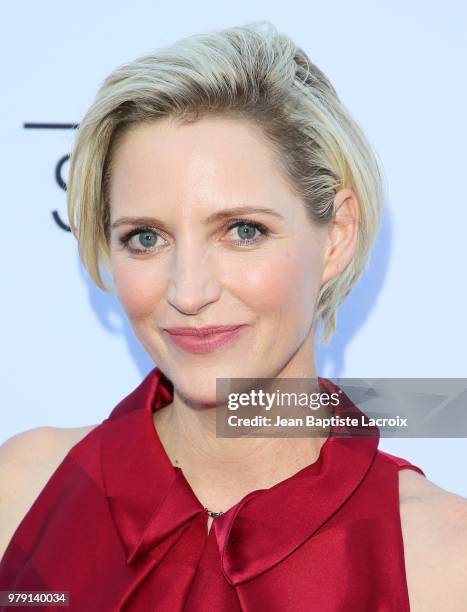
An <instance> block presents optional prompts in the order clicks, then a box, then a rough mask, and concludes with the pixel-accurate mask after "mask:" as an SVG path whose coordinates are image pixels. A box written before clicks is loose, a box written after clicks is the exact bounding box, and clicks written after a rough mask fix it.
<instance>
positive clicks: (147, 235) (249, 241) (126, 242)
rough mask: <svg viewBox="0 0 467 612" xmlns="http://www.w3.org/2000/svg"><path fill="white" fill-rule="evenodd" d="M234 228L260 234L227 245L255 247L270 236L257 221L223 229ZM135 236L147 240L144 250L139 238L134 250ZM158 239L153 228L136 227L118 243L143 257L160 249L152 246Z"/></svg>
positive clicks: (233, 223) (234, 223)
mask: <svg viewBox="0 0 467 612" xmlns="http://www.w3.org/2000/svg"><path fill="white" fill-rule="evenodd" d="M236 227H240V228H241V230H242V231H243V232H244V230H245V229H247V228H250V229H251V228H253V230H255V231H256V232H259V233H260V237H256V236H255V237H253V238H250V237H246V238H242V239H238V240H230V241H228V242H229V244H234V245H237V246H240V247H245V246H251V245H256V244H257V243H258V242H260V241H261V240H262V239H263V238H265V237H266V236H269V234H270V232H269V230H268V228H267V227H266V226H265V225H263V224H262V223H259V222H258V221H250V220H248V219H235V220H232V221H230V222H229V224H228V225H227V227H226V228H225V229H226V231H231V230H232V229H234V228H236ZM136 236H139V237H143V236H144V238H143V239H147V240H148V242H149V244H148V245H147V248H144V244H143V243H142V242H141V238H140V240H139V242H138V244H139V245H140V246H141V247H142V248H136V247H135V246H134V245H132V244H131V241H132V240H133V238H134V237H136ZM160 237H162V235H161V233H159V232H158V231H156V230H155V229H154V228H153V227H149V226H146V227H136V228H134V229H132V230H131V231H129V232H128V233H127V234H125V235H123V236H121V237H120V238H119V243H120V244H121V245H122V247H123V248H124V249H125V250H127V251H128V252H129V253H132V254H134V255H144V254H147V253H152V252H154V251H157V250H158V249H160V248H161V247H162V245H158V244H154V243H155V242H157V239H158V238H160Z"/></svg>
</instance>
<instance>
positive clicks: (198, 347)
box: [164, 325, 248, 353]
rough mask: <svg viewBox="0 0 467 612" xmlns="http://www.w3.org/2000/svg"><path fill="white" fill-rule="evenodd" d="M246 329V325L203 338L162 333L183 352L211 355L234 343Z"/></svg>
mask: <svg viewBox="0 0 467 612" xmlns="http://www.w3.org/2000/svg"><path fill="white" fill-rule="evenodd" d="M247 327H248V326H247V325H240V327H237V328H235V329H231V330H229V331H225V332H217V333H214V334H206V335H205V336H194V335H193V336H178V335H176V334H171V333H170V332H168V331H166V330H164V333H165V334H166V335H167V336H168V337H169V338H170V340H171V341H172V342H173V343H174V344H175V346H178V347H179V348H181V349H183V350H184V351H188V352H189V353H211V352H212V351H216V350H218V349H220V348H223V347H225V346H227V345H230V344H232V343H233V342H235V340H237V339H238V338H239V336H240V335H241V334H242V333H243V332H244V331H245V330H246V329H247Z"/></svg>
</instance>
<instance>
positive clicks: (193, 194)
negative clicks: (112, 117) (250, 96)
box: [110, 116, 292, 215]
mask: <svg viewBox="0 0 467 612" xmlns="http://www.w3.org/2000/svg"><path fill="white" fill-rule="evenodd" d="M291 196H292V193H291V188H290V184H289V183H288V181H287V180H286V179H285V177H284V175H283V174H282V171H281V168H280V163H279V161H278V157H277V156H276V153H275V152H274V151H273V149H272V147H271V146H270V145H269V143H268V142H267V140H266V139H265V137H264V136H263V134H262V132H261V130H260V128H259V127H258V126H256V125H254V124H252V123H251V122H247V121H245V120H241V119H237V118H230V117H221V116H213V117H204V118H202V119H199V120H198V121H195V122H193V123H189V124H181V123H179V122H176V121H175V120H172V119H162V120H158V121H154V122H151V123H145V124H138V125H136V126H133V127H132V128H130V129H129V130H128V131H127V132H126V133H125V134H123V136H122V137H121V139H120V141H119V142H118V144H117V146H116V150H115V152H114V156H113V161H112V168H111V182H110V203H111V210H112V212H113V214H114V215H115V214H118V213H119V212H122V211H123V209H125V210H126V209H127V208H128V207H131V208H132V209H134V208H135V207H138V208H143V209H148V208H154V207H157V208H160V207H164V208H165V207H169V208H170V209H172V210H173V209H176V210H181V209H182V208H185V209H186V208H187V207H191V208H193V207H195V206H196V207H203V208H204V207H207V208H212V207H215V208H219V207H221V208H222V207H227V206H238V205H239V204H245V205H251V206H254V205H260V206H266V205H269V206H271V205H272V206H279V208H282V207H283V206H284V205H285V199H289V198H290V197H291ZM135 212H141V213H142V214H143V212H144V211H142V210H139V211H135Z"/></svg>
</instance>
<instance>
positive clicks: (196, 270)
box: [167, 239, 220, 314]
mask: <svg viewBox="0 0 467 612" xmlns="http://www.w3.org/2000/svg"><path fill="white" fill-rule="evenodd" d="M172 257H173V259H172V262H171V266H170V272H169V282H168V285H167V301H168V302H169V304H171V305H172V306H173V307H174V308H176V309H177V310H178V311H179V312H181V313H183V314H197V313H198V312H199V311H200V310H202V309H203V308H204V307H205V306H207V305H208V304H211V303H212V302H215V301H216V300H218V299H219V296H220V283H219V281H218V278H217V274H216V263H215V261H214V260H213V253H211V252H208V250H207V248H206V246H205V245H204V246H203V245H202V244H200V245H197V244H195V243H194V241H193V240H192V239H190V241H189V242H184V243H183V244H182V243H178V244H177V245H176V246H175V248H174V250H173V251H172Z"/></svg>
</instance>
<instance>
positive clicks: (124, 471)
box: [0, 367, 425, 612]
mask: <svg viewBox="0 0 467 612" xmlns="http://www.w3.org/2000/svg"><path fill="white" fill-rule="evenodd" d="M319 384H320V387H321V388H323V387H324V389H325V390H326V391H328V392H333V391H335V390H336V389H339V388H338V387H337V386H336V385H335V384H334V383H333V382H332V381H330V380H328V379H325V378H319ZM172 392H173V387H172V384H171V383H170V381H169V380H168V379H167V378H166V377H165V376H164V375H163V374H162V372H161V371H160V370H159V369H158V368H157V367H156V368H154V369H153V370H152V371H151V372H150V373H149V374H148V375H147V376H146V378H145V379H144V380H143V381H142V382H141V383H140V385H139V386H138V387H137V388H136V389H135V390H134V391H133V392H131V393H130V394H129V395H128V396H127V397H126V398H125V399H123V400H122V401H121V402H120V403H119V404H118V405H117V406H116V407H115V408H114V409H113V410H112V412H111V413H110V415H109V417H108V418H106V419H105V420H104V421H103V422H102V423H101V424H99V425H98V426H97V427H96V428H94V429H93V430H92V431H91V432H90V433H89V434H88V435H87V436H86V437H85V438H83V439H82V440H81V441H80V442H79V443H78V444H76V445H75V446H74V447H73V448H72V449H71V450H70V451H69V453H68V454H67V456H66V457H65V459H64V460H63V461H62V463H61V464H60V465H59V467H58V468H57V469H56V471H55V472H54V473H53V475H52V476H51V477H50V479H49V480H48V482H47V484H46V485H45V487H44V488H43V490H42V491H41V493H40V495H39V496H38V498H37V499H36V501H35V502H34V504H33V505H32V507H31V508H30V510H29V511H28V513H27V514H26V516H25V517H24V519H23V520H22V522H21V523H20V525H19V526H18V528H17V530H16V532H15V533H14V535H13V537H12V539H11V541H10V543H9V545H8V548H7V550H6V551H5V554H4V556H3V558H2V561H1V563H0V590H15V591H18V590H23V591H24V590H35V591H47V590H48V591H51V590H54V591H68V592H69V602H70V605H69V610H71V611H72V612H74V611H77V612H88V611H91V610H92V611H94V610H96V611H99V612H113V611H124V612H148V611H152V610H155V611H157V612H177V611H182V610H183V611H184V612H192V611H195V612H205V611H206V610H209V611H211V612H238V611H247V612H258V610H268V612H285V611H289V610H290V611H291V612H310V611H317V612H338V611H339V612H340V611H342V612H349V611H359V612H360V611H363V610H366V611H368V612H406V611H407V612H408V611H409V599H408V592H407V582H406V575H405V566H404V549H403V540H402V531H401V523H400V514H399V493H398V471H399V470H400V469H404V468H409V469H413V470H416V471H417V472H419V473H420V474H422V475H424V476H425V474H424V472H423V471H422V470H421V469H420V468H418V467H417V466H415V465H412V464H411V463H409V462H408V461H405V460H404V459H401V458H398V457H395V456H393V455H390V454H388V453H385V452H383V451H380V450H378V441H379V432H378V430H377V428H374V429H375V430H376V435H375V436H368V437H364V438H362V437H338V436H332V435H331V436H329V437H328V438H327V440H326V442H325V443H324V444H323V446H322V447H321V450H320V454H319V458H318V459H317V461H316V462H315V463H313V464H310V465H309V466H307V467H305V468H304V469H302V470H300V471H299V472H297V473H296V474H294V475H293V476H291V477H290V478H287V479H286V480H283V481H281V482H279V483H278V484H276V485H275V486H273V487H271V488H269V489H260V490H256V491H252V492H251V493H249V494H248V495H246V496H245V497H244V498H243V499H242V500H241V501H240V502H238V503H237V504H236V505H235V506H233V507H232V508H230V509H229V510H228V511H227V512H225V513H224V514H223V515H220V516H218V517H216V518H215V519H214V521H213V524H212V527H211V529H210V531H209V533H207V518H208V516H207V513H206V511H205V510H204V509H203V506H202V504H201V502H200V501H199V500H198V499H197V497H196V496H195V494H194V492H193V490H192V489H191V487H190V485H189V484H188V482H187V481H186V479H185V478H184V475H183V472H182V471H181V469H180V468H178V467H174V466H173V465H172V463H171V461H170V459H169V457H168V455H167V453H166V452H165V449H164V447H163V445H162V442H161V441H160V439H159V438H158V436H157V432H156V430H155V428H154V425H153V418H152V413H153V411H154V410H159V409H161V408H163V407H164V406H165V405H167V404H169V403H170V401H171V398H172ZM342 396H343V397H344V402H342V401H341V405H342V404H345V409H346V410H349V409H350V411H351V412H352V411H353V414H354V415H355V414H357V413H358V414H360V415H361V414H362V413H361V412H360V410H359V409H358V408H357V407H356V406H355V405H354V404H353V403H352V402H351V400H350V399H349V398H348V397H347V396H346V395H345V394H342ZM339 410H340V409H339ZM346 414H350V413H349V412H346ZM0 609H1V610H5V611H8V610H10V609H11V607H6V606H5V607H1V606H0ZM13 609H14V608H13ZM41 609H42V610H44V609H46V610H57V608H56V607H42V608H41Z"/></svg>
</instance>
